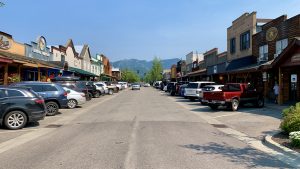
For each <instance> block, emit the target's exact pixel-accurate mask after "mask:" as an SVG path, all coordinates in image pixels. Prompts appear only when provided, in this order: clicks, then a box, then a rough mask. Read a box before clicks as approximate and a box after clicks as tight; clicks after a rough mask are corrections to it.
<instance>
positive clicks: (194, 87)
mask: <svg viewBox="0 0 300 169" xmlns="http://www.w3.org/2000/svg"><path fill="white" fill-rule="evenodd" d="M187 88H192V89H197V88H198V83H189V84H188V85H187Z"/></svg>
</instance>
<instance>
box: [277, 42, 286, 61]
mask: <svg viewBox="0 0 300 169" xmlns="http://www.w3.org/2000/svg"><path fill="white" fill-rule="evenodd" d="M287 45H288V39H282V40H279V41H277V42H276V54H275V57H277V56H278V55H279V54H280V53H281V52H282V51H283V49H285V48H286V47H287Z"/></svg>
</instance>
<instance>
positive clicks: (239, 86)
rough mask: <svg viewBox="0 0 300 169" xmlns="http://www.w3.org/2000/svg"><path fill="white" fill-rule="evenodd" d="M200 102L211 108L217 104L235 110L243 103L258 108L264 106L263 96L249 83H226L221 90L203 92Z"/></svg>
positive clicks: (214, 107)
mask: <svg viewBox="0 0 300 169" xmlns="http://www.w3.org/2000/svg"><path fill="white" fill-rule="evenodd" d="M202 103H203V104H204V105H208V106H209V107H210V108H211V109H213V110H215V109H217V108H218V107H219V106H226V107H227V108H230V109H232V110H233V111H236V110H237V109H238V108H239V106H240V105H242V104H245V103H252V104H254V105H255V106H257V107H259V108H261V107H264V97H263V94H262V93H260V92H257V91H256V90H255V89H254V87H252V86H251V85H249V84H246V83H228V84H226V85H225V86H224V87H223V89H222V91H219V92H204V93H203V100H202Z"/></svg>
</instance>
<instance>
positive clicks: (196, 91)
mask: <svg viewBox="0 0 300 169" xmlns="http://www.w3.org/2000/svg"><path fill="white" fill-rule="evenodd" d="M213 84H215V82H206V81H200V82H190V83H189V84H188V85H187V87H186V88H185V89H184V90H185V92H184V97H185V98H188V99H190V100H191V101H194V100H195V99H200V100H202V98H203V91H202V89H203V88H204V86H206V85H213Z"/></svg>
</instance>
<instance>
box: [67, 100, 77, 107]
mask: <svg viewBox="0 0 300 169" xmlns="http://www.w3.org/2000/svg"><path fill="white" fill-rule="evenodd" d="M76 106H77V101H76V100H75V99H70V100H68V108H69V109H74V108H75V107H76Z"/></svg>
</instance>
